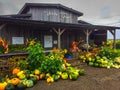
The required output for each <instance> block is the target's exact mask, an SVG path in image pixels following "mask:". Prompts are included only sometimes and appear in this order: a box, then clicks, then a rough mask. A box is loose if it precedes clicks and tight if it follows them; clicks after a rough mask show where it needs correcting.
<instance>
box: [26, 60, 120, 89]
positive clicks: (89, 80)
mask: <svg viewBox="0 0 120 90" xmlns="http://www.w3.org/2000/svg"><path fill="white" fill-rule="evenodd" d="M72 64H73V65H74V66H77V67H78V68H83V69H85V75H83V76H80V77H79V78H78V79H77V80H76V81H71V80H58V81H57V82H54V83H47V82H46V81H45V80H43V81H39V82H38V83H37V84H36V85H34V87H32V88H29V89H27V90H120V69H114V68H111V69H106V68H96V67H90V66H88V65H86V64H85V63H81V62H79V61H74V63H72Z"/></svg>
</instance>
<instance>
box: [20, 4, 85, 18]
mask: <svg viewBox="0 0 120 90" xmlns="http://www.w3.org/2000/svg"><path fill="white" fill-rule="evenodd" d="M30 7H49V8H50V7H54V8H58V9H64V10H67V11H69V12H72V13H74V14H77V15H78V16H82V15H83V13H82V12H79V11H77V10H74V9H72V8H69V7H66V6H64V5H61V4H50V3H26V4H25V5H24V6H23V8H22V9H21V10H20V11H19V13H18V14H24V13H26V12H27V11H28V10H29V9H30Z"/></svg>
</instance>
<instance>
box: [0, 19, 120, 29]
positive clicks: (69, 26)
mask: <svg viewBox="0 0 120 90" xmlns="http://www.w3.org/2000/svg"><path fill="white" fill-rule="evenodd" d="M0 24H14V25H23V26H33V27H49V28H53V27H54V28H65V29H66V30H67V29H76V30H115V29H120V27H113V26H102V25H89V24H71V23H60V22H49V21H37V20H25V19H16V18H9V17H0Z"/></svg>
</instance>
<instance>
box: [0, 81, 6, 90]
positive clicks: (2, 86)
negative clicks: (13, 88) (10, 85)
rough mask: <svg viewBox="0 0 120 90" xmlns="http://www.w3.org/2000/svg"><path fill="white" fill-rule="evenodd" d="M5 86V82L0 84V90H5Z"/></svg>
mask: <svg viewBox="0 0 120 90" xmlns="http://www.w3.org/2000/svg"><path fill="white" fill-rule="evenodd" d="M6 86H7V83H6V82H3V83H0V90H5V87H6Z"/></svg>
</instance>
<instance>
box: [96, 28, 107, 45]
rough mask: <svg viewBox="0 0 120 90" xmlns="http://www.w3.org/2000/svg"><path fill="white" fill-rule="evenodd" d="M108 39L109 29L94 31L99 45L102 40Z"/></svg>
mask: <svg viewBox="0 0 120 90" xmlns="http://www.w3.org/2000/svg"><path fill="white" fill-rule="evenodd" d="M106 41H107V31H106V30H99V31H96V32H95V33H94V43H95V44H97V45H101V44H102V42H106Z"/></svg>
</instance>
